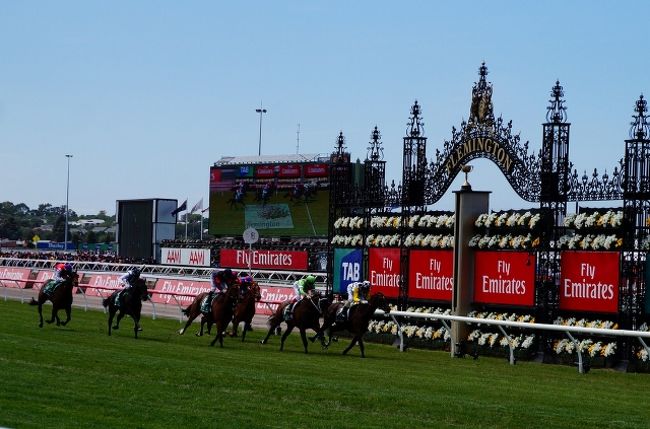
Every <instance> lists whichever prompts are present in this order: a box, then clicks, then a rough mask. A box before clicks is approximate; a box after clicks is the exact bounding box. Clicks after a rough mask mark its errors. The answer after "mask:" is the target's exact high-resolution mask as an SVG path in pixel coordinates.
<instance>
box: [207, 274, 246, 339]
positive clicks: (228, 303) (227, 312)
mask: <svg viewBox="0 0 650 429" xmlns="http://www.w3.org/2000/svg"><path fill="white" fill-rule="evenodd" d="M238 299H239V285H236V284H234V285H232V286H230V287H229V288H228V289H227V290H226V292H225V293H220V294H219V295H217V297H216V298H214V299H213V300H212V321H213V322H214V323H215V324H216V325H217V335H215V337H214V340H212V342H211V343H210V345H211V346H214V343H216V342H217V340H218V341H219V345H220V346H221V347H223V333H224V331H225V330H226V328H227V327H228V323H230V321H231V320H232V315H233V312H234V308H235V306H236V305H237V300H238ZM208 329H209V328H208Z"/></svg>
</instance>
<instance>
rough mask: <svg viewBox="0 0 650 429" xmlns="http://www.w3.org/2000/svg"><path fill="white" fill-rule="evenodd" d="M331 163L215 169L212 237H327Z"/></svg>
mask: <svg viewBox="0 0 650 429" xmlns="http://www.w3.org/2000/svg"><path fill="white" fill-rule="evenodd" d="M328 174H329V171H328V164H327V163H293V164H251V165H234V166H233V165H227V166H214V167H211V168H210V226H209V231H210V234H213V235H232V236H237V235H241V234H242V233H243V232H244V230H245V229H246V228H249V227H253V228H255V229H257V230H258V232H259V233H260V236H262V237H279V236H294V237H314V236H322V237H324V236H326V235H327V216H328V204H329V184H328Z"/></svg>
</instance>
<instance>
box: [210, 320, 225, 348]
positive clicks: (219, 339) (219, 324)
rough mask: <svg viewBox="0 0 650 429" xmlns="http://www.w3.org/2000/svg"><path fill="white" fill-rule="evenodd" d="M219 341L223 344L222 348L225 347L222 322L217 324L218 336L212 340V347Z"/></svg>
mask: <svg viewBox="0 0 650 429" xmlns="http://www.w3.org/2000/svg"><path fill="white" fill-rule="evenodd" d="M217 341H219V343H220V344H221V347H223V335H222V332H221V321H218V322H217V334H216V335H215V336H214V339H213V340H212V342H211V343H210V345H211V346H214V344H215V343H216V342H217Z"/></svg>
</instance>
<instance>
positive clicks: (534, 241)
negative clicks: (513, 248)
mask: <svg viewBox="0 0 650 429" xmlns="http://www.w3.org/2000/svg"><path fill="white" fill-rule="evenodd" d="M532 246H533V247H537V246H539V237H537V238H536V239H534V240H533V244H532Z"/></svg>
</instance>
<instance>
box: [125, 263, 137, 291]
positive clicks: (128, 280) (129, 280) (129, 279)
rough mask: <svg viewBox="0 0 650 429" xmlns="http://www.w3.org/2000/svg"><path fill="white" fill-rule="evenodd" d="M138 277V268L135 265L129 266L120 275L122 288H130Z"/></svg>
mask: <svg viewBox="0 0 650 429" xmlns="http://www.w3.org/2000/svg"><path fill="white" fill-rule="evenodd" d="M139 278H140V269H139V268H137V267H133V268H131V269H130V270H129V271H127V272H126V274H124V275H123V276H122V277H120V283H122V285H124V289H123V290H126V289H131V288H132V287H133V286H134V283H135V281H136V280H138V279H139Z"/></svg>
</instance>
